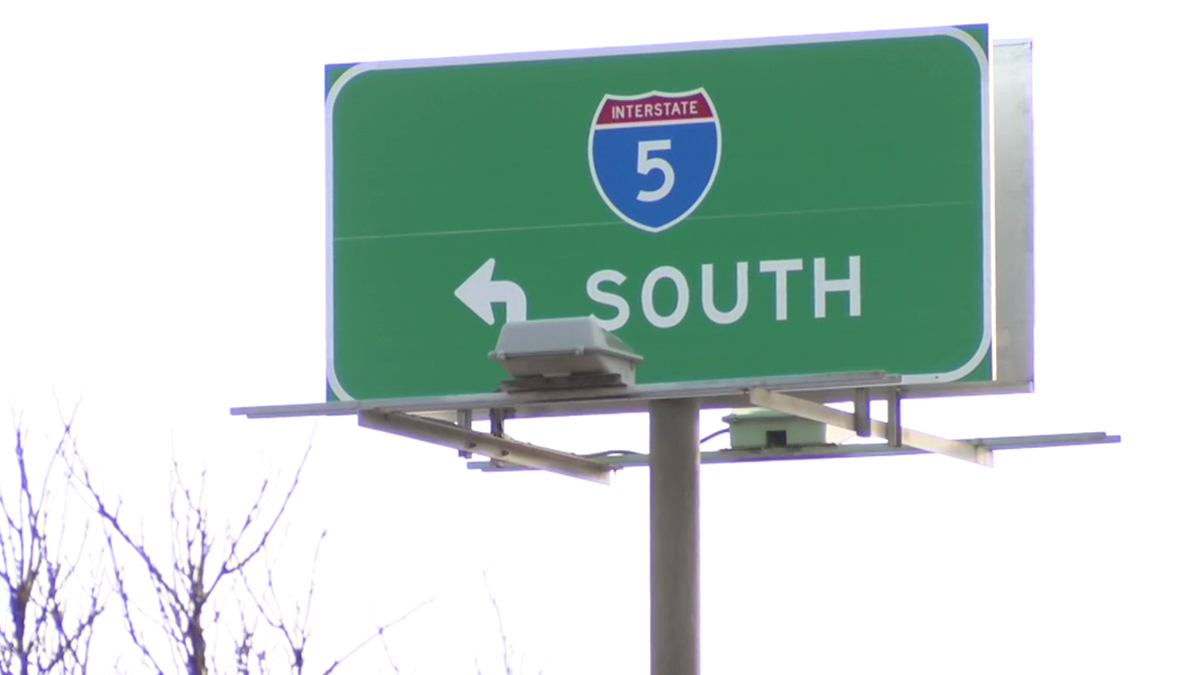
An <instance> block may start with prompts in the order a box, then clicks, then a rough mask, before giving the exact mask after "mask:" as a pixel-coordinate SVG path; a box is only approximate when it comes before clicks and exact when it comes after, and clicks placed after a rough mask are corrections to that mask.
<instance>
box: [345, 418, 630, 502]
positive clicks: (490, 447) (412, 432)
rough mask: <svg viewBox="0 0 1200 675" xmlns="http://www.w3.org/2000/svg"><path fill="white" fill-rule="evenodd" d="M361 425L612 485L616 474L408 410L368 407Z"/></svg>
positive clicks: (595, 464) (567, 455)
mask: <svg viewBox="0 0 1200 675" xmlns="http://www.w3.org/2000/svg"><path fill="white" fill-rule="evenodd" d="M358 425H359V426H360V427H365V428H367V429H374V430H376V431H386V432H388V433H391V434H398V435H400V436H407V437H408V438H413V439H416V440H418V441H425V442H426V443H433V444H435V445H443V446H446V447H449V448H454V449H456V450H459V451H468V452H474V453H478V454H480V455H484V456H485V457H490V458H492V459H493V460H499V461H502V462H503V463H505V464H519V465H521V466H525V467H529V468H531V469H543V470H546V471H550V472H553V473H558V474H562V475H564V476H571V477H572V478H582V479H584V480H589V481H593V482H596V483H603V484H604V485H607V484H608V482H609V477H610V475H611V474H612V468H611V467H609V466H605V465H604V464H601V463H600V462H596V461H593V460H590V459H587V458H585V457H580V456H579V455H573V454H571V453H569V452H560V451H558V450H551V449H550V448H543V447H541V446H537V445H532V444H530V443H522V442H520V441H514V440H512V439H511V438H502V437H499V436H494V435H492V434H485V433H481V432H478V431H474V430H472V429H464V428H462V427H460V426H458V425H455V424H451V423H449V422H443V421H441V420H434V419H429V418H426V417H417V416H416V415H409V414H407V413H399V412H381V411H378V410H364V411H362V412H360V413H359V414H358Z"/></svg>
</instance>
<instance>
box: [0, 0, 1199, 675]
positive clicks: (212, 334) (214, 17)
mask: <svg viewBox="0 0 1200 675" xmlns="http://www.w3.org/2000/svg"><path fill="white" fill-rule="evenodd" d="M1111 7H1112V6H1109V5H1096V4H1092V3H1088V4H1085V3H1078V4H1076V3H1053V2H1045V1H1042V2H1011V1H1006V2H966V1H956V2H949V1H947V2H932V1H927V0H916V1H913V2H905V3H893V2H879V3H867V2H844V3H784V2H769V1H761V0H739V1H738V2H725V3H708V2H690V3H685V2H650V1H644V2H637V1H631V0H615V1H613V2H608V3H601V4H587V5H584V4H578V3H563V2H530V1H528V0H516V1H513V2H504V3H489V2H441V3H435V2H429V3H413V2H390V3H387V2H375V3H372V2H339V3H328V4H326V5H324V6H316V5H308V4H303V5H302V4H297V3H252V2H236V3H235V2H208V3H198V4H191V5H185V4H182V3H128V2H114V3H82V2H68V3H20V4H18V3H9V4H8V5H5V7H4V9H2V10H0V62H2V63H3V64H4V73H5V77H4V87H3V93H2V94H0V96H2V105H0V316H3V319H2V321H3V323H2V324H0V390H2V393H0V402H2V403H3V405H5V406H8V407H10V408H12V409H13V410H17V411H22V412H23V414H24V419H25V422H26V425H27V426H30V427H34V428H35V430H36V431H38V432H40V433H43V434H53V428H52V426H51V425H52V422H53V420H55V419H56V414H57V413H56V411H55V405H56V404H55V396H57V397H58V400H60V401H62V402H63V403H64V404H65V405H68V406H69V405H72V404H74V403H75V402H76V401H79V402H80V406H81V407H80V415H79V419H78V430H79V434H80V444H81V448H82V449H83V451H84V452H85V453H86V455H87V456H88V458H89V461H91V462H92V464H93V466H94V467H95V470H96V471H97V472H100V473H103V474H104V475H105V477H106V478H105V483H106V487H107V488H108V489H109V490H110V491H111V492H112V493H113V494H117V493H119V494H120V495H121V496H122V498H123V499H125V501H127V502H128V503H129V508H130V509H131V513H133V512H138V511H137V510H138V509H140V510H141V512H143V513H146V514H147V518H148V519H149V518H152V517H153V516H154V515H156V514H155V513H154V511H153V510H152V509H154V508H159V513H161V508H160V507H161V505H162V504H163V503H164V502H163V500H164V499H165V495H166V469H167V465H168V464H167V463H168V461H169V458H170V457H171V455H172V453H174V454H175V455H176V456H178V457H179V458H181V459H182V460H184V461H185V462H186V463H188V464H189V466H200V465H202V464H203V465H206V466H208V467H209V468H210V473H211V478H210V481H211V484H212V485H214V486H216V487H215V488H214V490H213V508H214V511H216V512H218V513H236V512H237V511H238V509H239V508H240V507H243V506H244V504H245V503H246V502H247V500H248V499H249V495H248V493H247V492H246V489H247V488H248V487H249V486H250V485H251V484H252V483H254V482H255V481H257V480H258V479H259V478H260V477H261V475H263V471H264V470H265V467H270V466H284V467H286V466H290V465H291V464H293V463H294V462H295V461H296V460H297V459H298V457H299V454H300V453H301V452H302V450H303V448H304V447H305V445H306V444H307V443H308V440H309V437H310V436H311V435H313V433H314V429H315V437H314V438H315V440H314V443H315V450H314V455H313V457H312V459H311V463H310V466H309V467H308V469H307V473H306V477H305V479H304V481H303V483H302V486H301V492H300V494H299V496H298V501H297V502H296V504H295V508H294V509H293V510H292V512H291V514H292V520H291V522H292V527H291V530H290V531H289V534H288V539H287V543H288V549H287V552H285V558H286V557H287V556H289V555H290V556H292V557H294V558H295V560H296V561H297V563H296V564H297V566H298V569H299V571H300V572H303V571H304V568H305V567H306V565H307V560H308V558H309V555H310V551H311V547H312V543H313V541H314V537H315V535H316V533H317V532H319V531H320V530H321V529H324V528H328V530H329V532H330V534H329V539H328V541H327V542H326V545H325V550H324V552H323V558H322V563H321V568H320V579H319V581H318V591H317V592H318V597H317V607H316V610H317V619H316V623H315V626H314V627H315V630H316V638H315V642H314V645H313V649H314V654H313V656H312V658H313V659H315V661H316V662H318V663H319V662H324V661H327V660H328V659H329V658H332V657H334V656H336V655H338V654H340V653H341V652H343V651H344V650H345V649H346V648H348V647H349V646H350V645H352V644H353V643H355V642H357V640H358V639H359V638H360V637H361V636H362V635H364V634H365V632H369V631H370V629H371V625H372V624H371V618H370V617H371V616H372V615H373V616H374V617H376V618H378V619H380V620H383V619H385V618H387V617H390V616H392V615H395V614H397V613H399V612H402V611H403V610H404V609H405V608H407V607H410V606H412V605H415V604H416V603H418V602H420V601H422V600H424V599H425V598H427V597H430V596H433V595H436V596H438V600H437V601H436V602H435V603H434V604H433V605H432V606H430V607H429V608H427V609H425V610H423V611H422V612H421V613H419V614H417V615H415V616H414V617H413V618H412V619H411V620H409V621H408V622H406V623H405V625H404V626H402V627H400V628H399V629H398V630H397V631H396V632H395V633H394V635H393V639H392V644H393V645H394V647H395V652H396V653H397V654H399V655H400V659H401V662H402V663H403V665H404V668H405V672H407V671H409V670H411V671H412V672H418V673H464V672H472V673H473V672H474V670H473V665H472V659H473V658H474V657H475V656H476V655H477V656H478V657H479V658H480V663H481V664H482V665H483V667H484V668H485V670H486V671H487V672H490V673H497V672H500V670H499V667H500V666H499V662H498V654H499V647H498V644H497V640H496V633H495V627H494V620H493V617H492V616H491V615H490V614H489V607H488V605H487V601H486V596H485V594H484V592H483V589H482V586H481V584H480V582H479V578H480V572H481V571H482V570H483V569H485V568H489V567H490V569H491V576H492V580H493V586H494V589H495V591H496V593H497V595H498V596H499V599H500V601H501V602H502V603H503V606H504V608H505V611H506V619H507V623H508V628H509V632H510V636H511V637H512V638H513V640H514V641H515V642H516V644H517V648H518V650H519V651H520V652H521V653H522V654H524V655H525V663H526V672H538V669H539V668H542V667H544V670H545V672H546V673H548V674H550V673H553V674H571V675H588V674H597V675H599V674H605V675H607V674H610V673H645V672H648V665H647V664H648V557H647V555H648V547H647V543H648V542H647V533H648V525H647V481H646V472H645V470H637V469H633V470H626V471H622V472H620V473H618V474H617V476H616V477H615V479H614V483H613V485H612V486H610V487H601V486H595V485H590V484H584V483H582V482H579V481H573V480H569V479H565V478H562V477H558V476H552V475H539V474H522V475H481V474H478V473H475V472H468V471H467V470H465V469H464V468H463V467H462V461H461V460H460V459H458V458H457V457H456V456H455V454H454V453H453V452H452V451H449V450H444V449H440V448H434V447H429V446H422V445H420V444H417V443H413V442H408V441H405V440H401V439H398V438H395V437H389V436H385V435H382V434H378V433H374V432H368V431H363V430H359V429H358V428H357V427H356V426H355V422H354V420H353V419H350V418H336V419H327V420H322V421H320V422H314V421H313V420H276V421H270V420H268V421H247V420H244V419H240V418H231V417H230V416H229V414H228V409H229V407H230V406H235V405H254V404H268V403H293V402H296V403H298V402H313V401H319V400H321V399H322V398H323V395H324V391H323V376H324V372H323V369H324V364H323V354H324V346H323V341H324V328H323V322H324V300H323V293H324V267H323V265H324V193H323V191H324V157H323V152H324V150H323V124H324V118H323V115H324V110H323V105H322V93H323V89H322V83H323V65H324V64H326V63H339V62H353V61H366V60H392V59H404V58H415V57H437V56H453V55H468V54H488V53H503V52H514V51H530V50H546V49H576V48H585V47H597V46H614V45H635V44H648V43H662V42H680V41H693V40H710V39H725V38H743V37H763V36H772V35H795V34H812V33H826V32H844V31H853V30H870V29H880V28H901V27H911V26H927V25H951V24H961V23H974V22H989V23H991V24H992V30H993V35H994V36H995V37H1001V38H1004V37H1029V38H1033V39H1034V64H1035V65H1034V77H1035V99H1034V100H1035V115H1036V153H1037V186H1036V190H1037V224H1036V227H1037V252H1036V255H1037V310H1038V314H1037V354H1038V361H1037V377H1038V393H1037V394H1035V395H1030V396H1015V397H1005V398H1002V399H1001V398H990V399H974V400H958V401H938V402H931V403H921V404H914V405H912V406H911V407H910V408H909V409H907V410H906V423H908V424H910V425H912V426H914V427H918V428H921V429H923V430H927V431H930V432H934V433H939V434H942V435H947V436H951V437H960V436H987V435H1008V434H1021V433H1042V432H1068V431H1092V430H1105V431H1109V432H1115V433H1120V434H1122V435H1123V436H1124V437H1125V439H1126V440H1125V442H1124V443H1123V444H1121V445H1119V446H1099V447H1083V448H1071V449H1050V450H1027V451H1007V452H1004V453H1001V454H999V455H998V457H997V462H996V468H995V469H994V470H986V469H981V468H977V467H973V466H970V465H967V464H965V463H961V462H955V461H952V460H948V459H944V458H939V457H902V458H881V459H858V460H833V461H817V462H796V463H774V464H759V465H742V466H712V467H705V469H704V471H703V483H702V500H703V507H702V508H703V515H702V517H703V520H702V527H703V530H702V531H703V534H702V543H703V551H704V558H703V562H702V572H703V601H702V607H703V634H704V641H703V658H704V670H705V672H707V673H714V674H717V673H800V672H804V673H822V674H832V673H881V672H920V673H924V674H930V675H932V674H935V673H946V674H955V675H958V674H959V673H964V672H970V673H1014V672H1022V673H1068V672H1070V673H1075V672H1078V673H1083V672H1088V673H1132V672H1147V673H1149V672H1153V673H1195V672H1197V671H1198V670H1200V655H1198V652H1197V651H1196V649H1195V636H1196V635H1197V632H1198V630H1200V609H1198V608H1200V581H1198V577H1197V574H1196V570H1197V569H1200V546H1198V545H1197V537H1198V529H1197V515H1198V514H1200V496H1198V494H1197V490H1196V485H1197V477H1198V470H1200V460H1198V459H1197V447H1196V443H1195V441H1194V439H1193V434H1191V433H1189V431H1190V429H1189V428H1188V424H1189V422H1191V421H1192V419H1193V416H1192V415H1191V414H1190V409H1191V408H1194V406H1185V404H1186V403H1187V402H1188V401H1189V397H1193V396H1194V394H1193V391H1194V387H1193V386H1191V385H1192V384H1193V382H1194V380H1195V378H1196V375H1197V368H1196V365H1195V361H1194V358H1193V357H1192V355H1191V353H1192V351H1193V350H1194V348H1195V343H1196V338H1195V332H1194V326H1195V325H1196V318H1195V315H1196V309H1195V306H1196V303H1195V300H1194V299H1193V296H1194V295H1195V293H1196V290H1197V284H1196V282H1195V277H1194V260H1193V258H1194V254H1193V247H1194V242H1196V241H1198V239H1197V237H1196V235H1195V233H1194V232H1195V229H1196V227H1197V224H1198V223H1200V220H1198V218H1197V215H1196V210H1195V199H1194V195H1195V190H1196V182H1197V178H1198V176H1197V171H1196V169H1195V158H1196V156H1197V153H1198V152H1200V146H1198V144H1197V132H1196V123H1195V120H1196V119H1197V118H1198V117H1200V112H1198V110H1197V95H1196V93H1195V81H1196V64H1197V61H1196V57H1195V53H1194V50H1193V49H1192V47H1191V46H1190V45H1191V41H1192V40H1193V38H1194V36H1193V35H1192V32H1191V31H1190V29H1189V28H1188V25H1189V22H1188V20H1187V19H1188V17H1187V11H1186V9H1187V7H1188V4H1187V3H1183V2H1178V3H1168V2H1161V3H1155V2H1140V3H1134V4H1127V5H1124V6H1123V9H1122V11H1121V12H1119V13H1118V12H1116V11H1115V10H1113V9H1111ZM719 416H720V415H719V413H714V414H711V415H707V416H706V417H705V423H704V426H703V427H702V432H706V431H711V430H713V429H716V428H717V427H718V426H719V424H720V423H719ZM510 431H511V432H512V433H513V434H514V435H517V436H518V437H522V438H525V439H527V440H531V441H536V442H540V443H543V444H546V445H550V446H552V447H558V448H561V449H565V450H571V451H577V452H588V451H595V450H600V449H609V448H627V449H635V450H644V449H645V447H646V421H645V419H644V418H641V417H637V416H631V417H620V418H606V419H599V420H597V419H588V420H571V421H566V420H548V421H535V422H526V423H520V424H512V425H511V426H510ZM4 470H5V471H7V470H8V469H4ZM374 658H375V655H374V654H369V655H364V656H363V660H362V661H360V662H357V663H353V664H352V665H351V666H349V671H350V672H375V668H376V666H377V663H376V662H375V661H374V660H373V659H374Z"/></svg>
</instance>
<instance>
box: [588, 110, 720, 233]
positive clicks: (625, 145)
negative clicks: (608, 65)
mask: <svg viewBox="0 0 1200 675" xmlns="http://www.w3.org/2000/svg"><path fill="white" fill-rule="evenodd" d="M588 163H589V165H590V167H591V170H592V181H593V183H595V185H596V191H597V192H599V193H600V198H601V199H603V200H604V203H605V204H607V205H608V208H610V209H612V211H613V213H615V214H616V215H617V216H618V217H619V218H620V219H621V220H623V221H625V222H626V223H629V224H630V225H632V226H634V227H636V228H638V229H640V230H645V231H646V232H662V231H663V230H666V229H667V228H669V227H671V226H673V225H675V224H677V223H679V222H681V221H682V220H684V219H685V218H687V217H688V216H689V215H691V213H692V212H693V211H695V210H696V207H698V206H700V203H701V202H703V201H704V197H705V196H706V195H708V191H709V189H710V188H711V187H712V184H713V181H714V180H715V179H716V177H717V167H718V166H719V165H720V163H721V125H720V122H719V121H718V119H717V109H716V106H714V105H713V102H712V99H711V98H709V95H708V92H706V91H705V90H704V89H703V88H700V89H693V90H692V91H685V92H675V93H669V92H660V91H650V92H646V93H643V94H637V95H633V96H617V95H613V94H605V96H604V98H602V99H601V100H600V105H599V106H598V107H597V108H596V115H595V117H594V118H593V119H592V128H591V132H590V134H589V136H588Z"/></svg>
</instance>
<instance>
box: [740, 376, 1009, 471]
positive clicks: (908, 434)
mask: <svg viewBox="0 0 1200 675" xmlns="http://www.w3.org/2000/svg"><path fill="white" fill-rule="evenodd" d="M750 402H751V403H753V404H754V405H756V406H759V407H760V408H770V409H771V410H776V411H779V412H781V413H787V414H789V415H795V416H796V417H803V418H805V419H810V420H815V421H817V422H823V423H825V424H828V425H830V426H834V427H840V428H842V429H850V430H851V431H853V430H855V428H856V424H855V422H856V420H855V415H854V414H852V413H847V412H842V411H841V410H837V409H836V408H830V407H829V406H827V405H822V404H820V403H814V402H812V401H807V400H805V399H802V398H797V397H795V396H789V395H787V394H780V393H778V392H774V391H769V390H767V389H761V388H754V389H751V390H750ZM867 421H868V422H869V424H870V431H871V435H872V436H876V437H878V438H887V436H888V426H889V425H888V424H885V423H884V422H880V421H878V420H873V419H870V418H868V420H867ZM896 427H897V429H898V432H899V435H900V438H899V440H900V444H901V445H906V446H909V447H912V448H917V449H918V450H924V451H926V452H934V453H937V454H939V455H946V456H947V457H953V458H955V459H961V460H964V461H967V462H973V463H975V464H980V465H982V466H987V467H990V466H992V465H993V464H992V450H991V449H990V448H988V447H986V446H982V445H974V444H971V443H964V442H963V441H954V440H950V439H949V438H942V437H940V436H934V435H932V434H926V433H922V432H920V431H914V430H912V429H904V428H901V427H899V425H898V424H897V425H896ZM893 433H895V432H893Z"/></svg>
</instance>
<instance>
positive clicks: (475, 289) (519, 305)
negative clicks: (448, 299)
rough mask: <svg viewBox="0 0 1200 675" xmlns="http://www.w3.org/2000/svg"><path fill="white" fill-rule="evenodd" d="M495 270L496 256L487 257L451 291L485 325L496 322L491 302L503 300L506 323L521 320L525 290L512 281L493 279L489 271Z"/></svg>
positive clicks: (524, 309)
mask: <svg viewBox="0 0 1200 675" xmlns="http://www.w3.org/2000/svg"><path fill="white" fill-rule="evenodd" d="M495 270H496V259H495V258H488V259H487V262H485V263H483V264H482V265H480V266H479V269H477V270H475V271H474V272H472V273H471V276H469V277H467V280H466V281H464V282H462V284H461V285H459V287H458V288H456V289H455V290H454V297H456V298H458V299H459V300H460V301H461V302H462V304H464V305H466V306H467V309H469V310H471V311H472V312H475V314H476V315H477V316H478V317H479V318H481V319H483V320H484V321H485V322H486V323H487V325H489V326H491V325H494V324H495V323H496V315H495V313H493V312H492V303H494V302H502V303H504V314H505V319H504V321H505V323H508V322H509V321H524V320H525V312H526V302H525V291H524V290H523V289H522V288H521V287H520V286H518V285H517V282H515V281H495V280H493V279H492V273H493V272H494V271H495Z"/></svg>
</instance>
